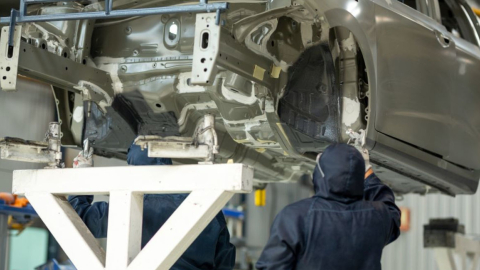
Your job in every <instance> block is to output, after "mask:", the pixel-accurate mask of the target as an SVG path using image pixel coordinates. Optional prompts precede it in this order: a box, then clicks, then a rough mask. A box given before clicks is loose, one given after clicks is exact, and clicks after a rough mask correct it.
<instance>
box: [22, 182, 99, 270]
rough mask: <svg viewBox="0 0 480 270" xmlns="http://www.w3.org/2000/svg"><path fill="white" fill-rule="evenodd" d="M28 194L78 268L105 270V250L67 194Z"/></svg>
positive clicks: (49, 228)
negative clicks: (66, 196)
mask: <svg viewBox="0 0 480 270" xmlns="http://www.w3.org/2000/svg"><path fill="white" fill-rule="evenodd" d="M25 195H26V197H27V199H28V200H29V201H30V203H31V204H32V206H33V207H35V210H36V211H37V213H38V215H39V216H40V217H41V219H42V221H43V222H44V223H45V225H46V226H47V228H48V230H49V231H50V232H51V233H52V234H53V236H54V237H55V239H56V240H57V241H58V243H59V244H60V246H61V247H62V249H63V250H64V251H65V252H66V253H67V254H68V257H69V258H70V260H71V261H72V262H73V264H74V265H75V266H76V268H77V269H91V270H104V268H105V251H104V250H103V249H102V248H101V247H100V245H99V244H98V242H97V240H95V238H94V237H93V235H92V233H91V232H90V230H89V229H88V228H87V226H86V225H85V223H84V222H83V220H82V219H81V218H80V216H79V215H78V214H77V213H76V212H75V210H73V208H72V206H71V205H70V203H68V201H67V200H66V198H65V197H61V196H54V195H52V194H49V193H46V192H33V193H27V194H25Z"/></svg>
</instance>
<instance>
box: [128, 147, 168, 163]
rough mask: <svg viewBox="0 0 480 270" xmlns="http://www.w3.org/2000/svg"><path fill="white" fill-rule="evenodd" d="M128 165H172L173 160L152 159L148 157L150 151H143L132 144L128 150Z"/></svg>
mask: <svg viewBox="0 0 480 270" xmlns="http://www.w3.org/2000/svg"><path fill="white" fill-rule="evenodd" d="M127 162H128V165H134V166H142V165H172V160H171V159H169V158H151V157H148V149H144V150H142V148H141V147H140V146H138V145H135V144H132V146H130V149H128V154H127Z"/></svg>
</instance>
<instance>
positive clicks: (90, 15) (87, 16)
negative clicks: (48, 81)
mask: <svg viewBox="0 0 480 270" xmlns="http://www.w3.org/2000/svg"><path fill="white" fill-rule="evenodd" d="M42 1H43V0H42ZM226 9H228V3H212V4H206V5H186V6H169V7H156V8H142V9H125V10H114V11H112V12H111V13H110V14H108V15H106V14H105V12H103V11H97V12H82V13H67V14H48V15H34V16H17V23H28V22H51V21H69V20H94V19H114V18H123V17H134V16H148V15H158V14H174V13H187V12H192V13H199V12H211V11H213V10H226ZM8 23H10V17H2V18H0V24H8Z"/></svg>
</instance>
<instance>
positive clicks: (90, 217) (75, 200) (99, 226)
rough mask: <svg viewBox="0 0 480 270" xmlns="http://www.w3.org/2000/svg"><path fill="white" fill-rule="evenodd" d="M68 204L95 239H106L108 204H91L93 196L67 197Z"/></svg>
mask: <svg viewBox="0 0 480 270" xmlns="http://www.w3.org/2000/svg"><path fill="white" fill-rule="evenodd" d="M68 202H69V203H70V204H71V205H72V207H73V209H75V211H76V212H77V213H78V215H79V216H80V218H81V219H82V220H83V222H85V224H86V225H87V227H88V229H90V231H91V232H92V234H93V236H95V237H96V238H105V237H107V227H108V203H106V202H96V203H94V204H92V202H93V196H69V197H68Z"/></svg>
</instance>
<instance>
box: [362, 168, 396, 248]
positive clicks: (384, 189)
mask: <svg viewBox="0 0 480 270" xmlns="http://www.w3.org/2000/svg"><path fill="white" fill-rule="evenodd" d="M370 171H371V169H370ZM366 176H367V178H366V179H365V184H364V199H365V200H366V201H379V202H382V203H384V204H385V206H386V207H387V209H388V213H389V216H390V224H391V226H390V234H389V237H388V239H387V243H386V244H389V243H391V242H393V241H395V239H397V237H398V236H399V235H400V215H401V212H400V209H399V208H398V207H397V205H396V204H395V195H394V194H393V191H392V190H391V189H390V188H389V187H388V186H386V185H385V184H383V183H382V182H381V181H380V179H378V177H377V176H376V175H375V173H373V171H371V172H370V173H369V172H368V171H367V174H366Z"/></svg>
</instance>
